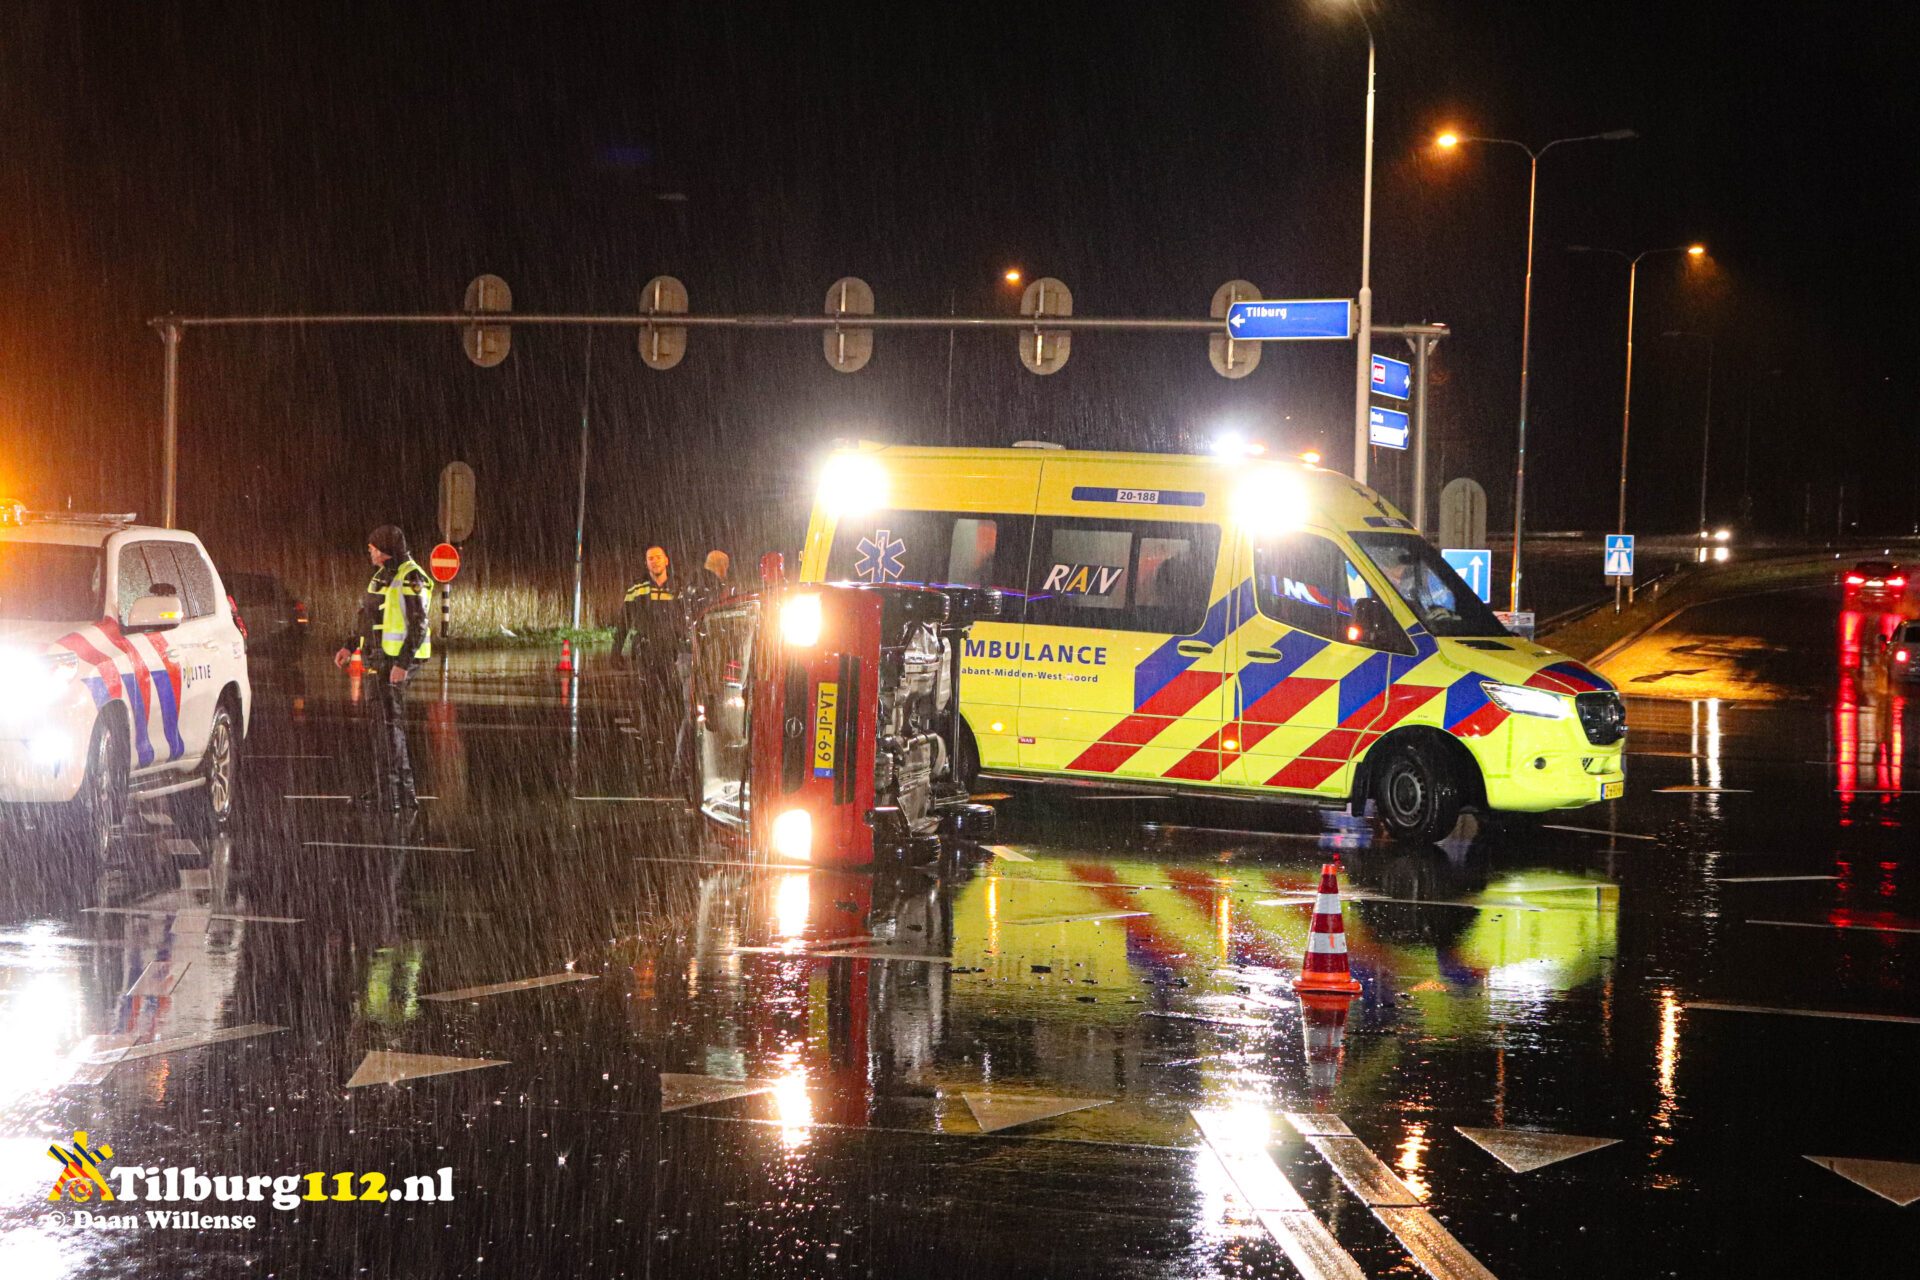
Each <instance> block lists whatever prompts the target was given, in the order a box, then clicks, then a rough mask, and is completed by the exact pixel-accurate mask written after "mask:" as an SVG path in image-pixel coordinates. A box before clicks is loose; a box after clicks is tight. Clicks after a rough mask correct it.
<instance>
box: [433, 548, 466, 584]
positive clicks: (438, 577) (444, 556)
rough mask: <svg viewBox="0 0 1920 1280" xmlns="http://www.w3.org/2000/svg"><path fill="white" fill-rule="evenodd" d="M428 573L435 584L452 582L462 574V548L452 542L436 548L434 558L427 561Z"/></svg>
mask: <svg viewBox="0 0 1920 1280" xmlns="http://www.w3.org/2000/svg"><path fill="white" fill-rule="evenodd" d="M427 572H428V573H431V574H432V575H433V580H434V581H435V582H452V581H453V579H454V576H455V575H456V574H458V573H459V572H460V548H458V547H456V546H454V545H453V544H452V543H450V542H443V543H441V544H440V545H439V546H437V547H435V548H434V549H433V556H432V558H431V559H429V560H428V561H427Z"/></svg>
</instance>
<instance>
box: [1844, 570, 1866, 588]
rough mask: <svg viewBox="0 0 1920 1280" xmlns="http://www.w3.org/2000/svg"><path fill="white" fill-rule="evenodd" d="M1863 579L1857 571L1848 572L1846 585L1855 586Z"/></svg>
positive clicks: (1863, 580)
mask: <svg viewBox="0 0 1920 1280" xmlns="http://www.w3.org/2000/svg"><path fill="white" fill-rule="evenodd" d="M1865 581H1866V579H1865V578H1863V577H1861V576H1860V575H1859V574H1857V573H1850V574H1848V575H1847V585H1848V586H1850V587H1857V586H1859V585H1860V584H1861V583H1863V582H1865Z"/></svg>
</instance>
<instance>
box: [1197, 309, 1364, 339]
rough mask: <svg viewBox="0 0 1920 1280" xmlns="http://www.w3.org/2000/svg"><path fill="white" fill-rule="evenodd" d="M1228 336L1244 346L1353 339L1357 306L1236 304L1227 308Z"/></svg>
mask: <svg viewBox="0 0 1920 1280" xmlns="http://www.w3.org/2000/svg"><path fill="white" fill-rule="evenodd" d="M1227 336H1228V337H1230V338H1233V339H1236V340H1237V341H1241V342H1275V341H1280V340H1284V339H1293V340H1295V341H1299V340H1303V339H1328V338H1330V339H1335V340H1342V339H1346V338H1351V337H1352V336H1353V302H1352V300H1351V299H1348V298H1300V299H1293V300H1288V299H1285V298H1274V299H1268V300H1266V301H1263V302H1236V303H1234V304H1233V305H1232V306H1230V307H1228V308H1227Z"/></svg>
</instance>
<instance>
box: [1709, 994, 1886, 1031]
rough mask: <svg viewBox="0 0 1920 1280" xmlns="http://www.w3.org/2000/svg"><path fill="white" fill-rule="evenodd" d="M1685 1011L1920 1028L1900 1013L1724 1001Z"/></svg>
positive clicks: (1713, 1001) (1710, 1002)
mask: <svg viewBox="0 0 1920 1280" xmlns="http://www.w3.org/2000/svg"><path fill="white" fill-rule="evenodd" d="M1680 1007H1681V1008H1682V1009H1683V1010H1684V1009H1708V1010H1711V1011H1713V1012H1715V1013H1773V1014H1779V1015H1781V1016H1783V1017H1790V1018H1839V1019H1841V1020H1843V1021H1846V1022H1897V1023H1901V1024H1904V1025H1907V1026H1915V1027H1920V1018H1910V1017H1907V1016H1906V1015H1904V1014H1898V1013H1854V1012H1852V1011H1849V1010H1846V1009H1788V1008H1783V1007H1781V1006H1778V1005H1769V1004H1732V1003H1729V1002H1727V1001H1723V1000H1688V1001H1687V1002H1685V1003H1684V1004H1682V1005H1681V1006H1680Z"/></svg>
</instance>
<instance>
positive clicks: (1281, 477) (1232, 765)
mask: <svg viewBox="0 0 1920 1280" xmlns="http://www.w3.org/2000/svg"><path fill="white" fill-rule="evenodd" d="M801 577H802V578H803V579H804V580H806V581H810V582H826V581H842V580H853V581H864V582H915V583H928V584H933V585H949V584H965V585H969V586H986V587H994V588H998V589H1000V590H1002V591H1004V592H1006V594H1007V606H1006V610H1005V613H1004V615H1003V617H1002V618H1001V619H1000V620H999V621H995V622H981V623H979V624H978V625H976V626H975V628H974V630H973V634H972V635H971V636H970V637H969V638H968V640H967V643H966V651H965V661H964V663H963V666H962V675H963V683H962V686H961V703H962V710H963V712H964V713H965V720H966V727H967V730H968V734H969V739H968V741H966V742H963V744H962V745H963V748H965V749H967V750H970V751H972V752H973V753H974V759H973V760H971V761H965V762H964V763H965V764H966V765H968V766H970V767H977V769H978V771H979V772H981V773H984V774H987V775H1006V776H1009V777H1019V778H1026V779H1054V780H1061V781H1072V782H1075V783H1081V784H1112V785H1118V786H1124V787H1125V788H1126V789H1128V790H1134V791H1138V790H1156V789H1166V790H1180V791H1187V790H1193V789H1201V790H1207V791H1213V792H1218V793H1222V794H1228V795H1235V796H1239V797H1243V798H1244V797H1249V796H1259V797H1275V798H1283V797H1284V798H1293V799H1306V800H1309V801H1314V802H1319V803H1327V804H1341V805H1349V806H1352V807H1354V808H1355V809H1356V810H1359V809H1362V808H1364V805H1365V803H1366V801H1368V800H1373V801H1375V802H1377V811H1378V813H1379V815H1380V817H1381V818H1382V819H1383V820H1384V821H1385V823H1386V824H1387V826H1388V828H1389V830H1391V831H1392V832H1393V834H1395V835H1396V836H1398V837H1401V838H1403V839H1409V840H1421V841H1428V840H1435V839H1439V838H1441V837H1443V836H1445V835H1446V833H1447V832H1448V831H1449V830H1451V829H1452V827H1453V825H1454V822H1455V820H1456V818H1457V817H1458V815H1459V812H1460V809H1461V808H1462V807H1463V806H1466V805H1473V806H1476V807H1480V808H1483V809H1489V810H1496V811H1515V812H1530V813H1532V812H1542V811H1545V810H1549V809H1564V808H1574V807H1578V806H1581V805H1587V804H1592V803H1594V802H1596V801H1600V800H1608V799H1613V798H1616V797H1618V796H1619V795H1621V794H1622V793H1623V791H1624V789H1625V775H1624V773H1623V766H1622V744H1623V741H1624V739H1625V737H1626V718H1625V712H1624V709H1623V704H1622V702H1621V700H1620V696H1619V694H1618V693H1617V692H1616V691H1615V690H1614V688H1613V686H1612V685H1611V684H1610V683H1608V682H1607V681H1606V680H1605V679H1604V678H1602V677H1601V676H1599V675H1597V674H1595V673H1594V672H1593V671H1591V670H1589V669H1587V668H1586V667H1584V666H1582V665H1581V664H1580V663H1578V662H1574V661H1572V660H1570V659H1568V658H1566V657H1564V656H1563V655H1561V654H1557V653H1554V652H1553V651H1552V650H1549V649H1545V648H1542V647H1541V646H1539V645H1537V644H1534V643H1533V642H1532V641H1529V640H1523V639H1519V638H1517V637H1515V636H1513V635H1510V634H1509V633H1508V632H1507V631H1506V629H1505V628H1503V627H1502V626H1501V625H1500V622H1499V620H1498V619H1497V618H1495V617H1494V615H1493V613H1492V612H1491V611H1490V610H1489V609H1488V608H1487V607H1486V605H1485V604H1483V603H1482V602H1481V601H1480V599H1479V598H1478V597H1477V596H1476V595H1475V594H1474V593H1473V591H1472V590H1471V589H1470V588H1468V587H1467V585H1466V584H1465V583H1463V582H1462V581H1461V580H1460V579H1459V577H1458V576H1456V575H1455V574H1454V572H1453V571H1452V570H1451V569H1450V568H1448V567H1447V564H1446V562H1445V561H1444V560H1443V559H1442V558H1441V556H1440V553H1439V552H1438V551H1437V550H1436V549H1434V547H1433V546H1432V545H1431V544H1430V543H1428V542H1427V541H1426V540H1425V539H1424V538H1422V537H1421V536H1420V534H1419V533H1418V532H1417V531H1416V530H1415V529H1414V528H1413V526H1412V524H1411V523H1410V522H1409V521H1408V520H1407V519H1406V518H1405V517H1404V516H1402V515H1401V514H1400V513H1399V512H1398V511H1396V510H1395V509H1394V508H1393V507H1392V506H1390V505H1389V504H1388V503H1387V502H1385V501H1384V500H1383V499H1382V498H1380V497H1379V495H1377V494H1375V493H1374V492H1373V491H1372V490H1370V489H1367V488H1365V487H1364V486H1361V485H1358V484H1355V483H1354V482H1353V481H1351V480H1349V479H1348V478H1346V477H1345V476H1342V475H1339V474H1337V473H1334V472H1330V471H1323V470H1319V469H1316V468H1313V467H1308V466H1303V465H1300V464H1296V463H1290V462H1281V461H1273V460H1253V459H1246V458H1234V459H1218V458H1202V457H1186V456H1169V455H1156V454H1129V453H1082V452H1069V451H1066V450H1059V449H1051V448H1044V449H1043V448H1031V447H1023V448H1013V449H937V448H915V447H899V446H882V445H869V444H862V445H860V446H858V447H857V448H849V449H844V450H841V451H838V452H836V453H834V454H833V455H832V456H831V457H830V458H829V459H828V461H827V464H826V466H825V469H824V471H823V474H822V478H821V485H820V490H819V493H818V496H817V499H816V503H815V507H814V512H813V519H812V522H811V525H810V527H809V529H808V532H807V543H806V547H805V549H804V552H803V555H802V563H801Z"/></svg>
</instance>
